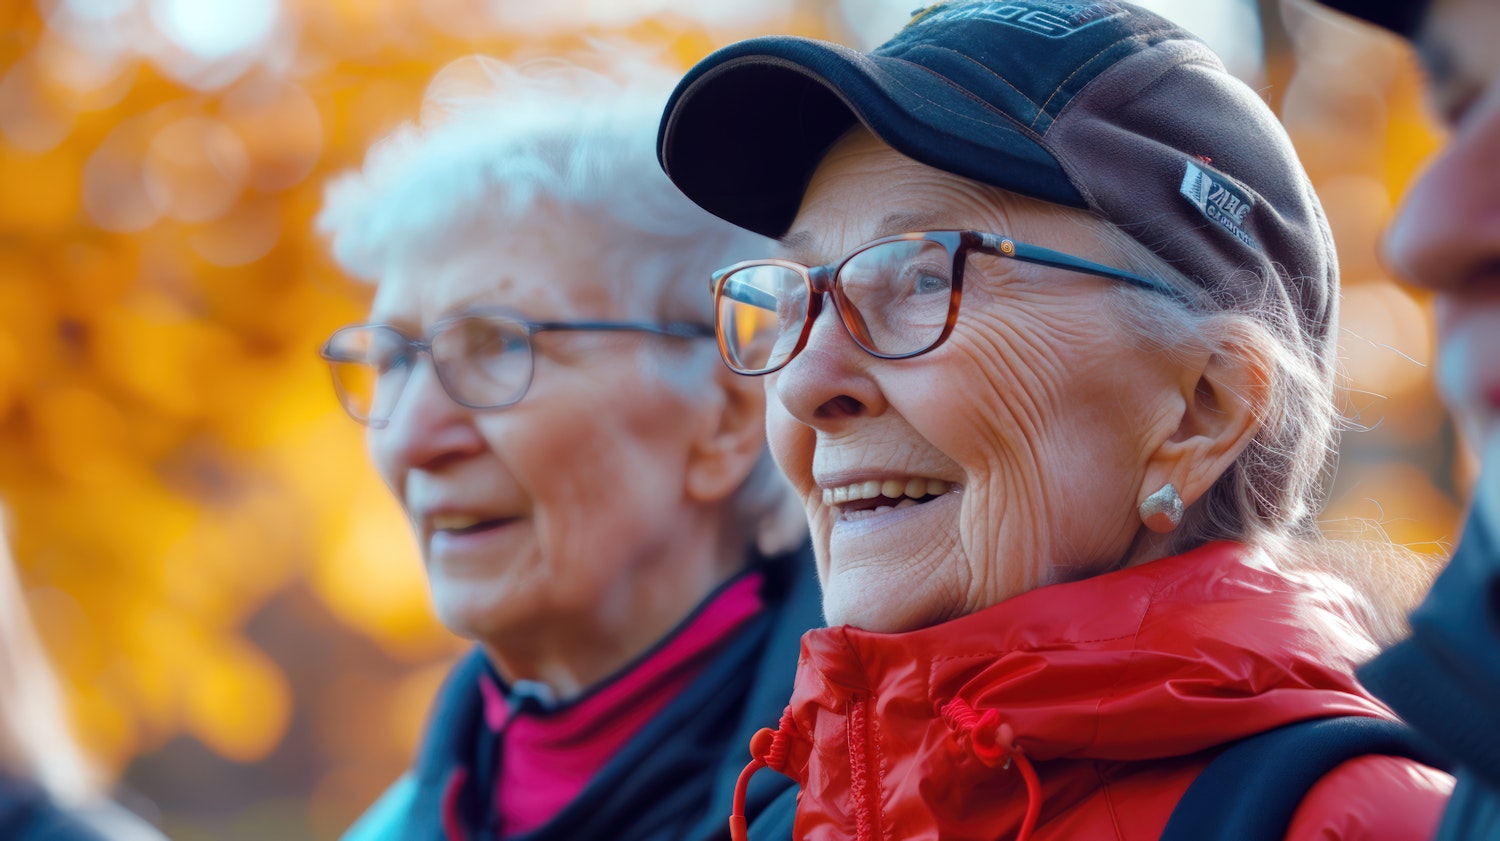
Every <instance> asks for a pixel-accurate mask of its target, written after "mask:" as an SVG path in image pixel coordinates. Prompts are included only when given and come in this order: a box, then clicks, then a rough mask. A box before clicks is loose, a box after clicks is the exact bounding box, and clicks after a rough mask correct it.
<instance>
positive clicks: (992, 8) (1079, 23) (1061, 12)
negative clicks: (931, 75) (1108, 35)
mask: <svg viewBox="0 0 1500 841" xmlns="http://www.w3.org/2000/svg"><path fill="white" fill-rule="evenodd" d="M924 12H925V14H924ZM1123 14H1125V10H1124V9H1123V8H1121V7H1120V6H1118V5H1116V4H1114V3H1046V4H1042V3H1026V2H1015V3H975V4H972V5H962V4H960V5H954V6H939V7H935V8H928V9H923V10H919V11H918V12H917V13H916V16H915V17H913V18H912V20H911V22H910V23H908V24H907V25H908V26H911V25H912V24H917V23H930V22H935V21H940V20H985V21H990V22H991V23H1003V24H1006V25H1007V26H1014V27H1016V28H1018V29H1024V30H1026V31H1028V32H1034V33H1036V34H1037V35H1045V36H1047V37H1048V38H1066V37H1068V36H1069V35H1072V34H1073V33H1075V32H1077V31H1079V30H1080V29H1083V28H1084V27H1088V26H1093V25H1094V24H1096V23H1101V22H1103V21H1106V20H1109V19H1110V18H1117V17H1119V16H1121V15H1123Z"/></svg>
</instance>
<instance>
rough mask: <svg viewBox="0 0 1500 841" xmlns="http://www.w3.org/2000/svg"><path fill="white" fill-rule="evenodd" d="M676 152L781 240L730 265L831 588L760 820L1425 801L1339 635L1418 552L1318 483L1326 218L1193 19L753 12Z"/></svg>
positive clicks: (1209, 821)
mask: <svg viewBox="0 0 1500 841" xmlns="http://www.w3.org/2000/svg"><path fill="white" fill-rule="evenodd" d="M658 156H659V158H660V160H661V163H662V165H663V167H664V168H665V170H666V172H667V173H668V174H669V175H670V176H671V177H672V179H673V181H674V182H675V183H676V184H677V185H678V186H679V187H681V188H682V189H683V191H684V192H686V193H687V194H688V195H689V196H691V197H692V198H693V199H694V200H695V201H697V202H698V203H699V204H700V205H702V206H703V207H704V208H706V209H708V210H711V211H713V212H714V213H716V214H718V215H720V216H722V217H723V218H725V219H728V220H730V221H733V222H735V223H737V224H740V225H742V226H744V227H746V228H748V229H750V230H753V231H756V232H758V233H762V234H765V235H768V236H775V237H778V238H780V241H781V247H780V248H779V249H778V252H777V253H775V255H774V256H772V255H770V254H768V255H762V258H760V259H755V260H750V261H745V262H741V263H738V264H735V265H731V266H729V267H728V268H726V269H723V270H721V271H719V272H716V273H715V274H714V275H713V280H712V284H711V288H712V292H713V295H714V298H715V302H716V308H717V310H716V313H717V325H718V334H719V344H720V348H721V351H722V354H723V356H724V359H725V361H726V362H727V363H728V364H729V366H730V367H731V368H733V369H734V370H736V371H738V372H740V373H742V374H746V375H752V376H764V377H765V382H766V386H767V390H768V393H769V394H770V395H771V396H772V397H773V398H774V399H773V401H772V405H771V406H770V407H769V409H768V416H769V430H770V432H769V436H770V440H771V449H772V452H773V453H774V455H775V457H776V460H777V462H778V463H779V465H780V466H781V468H782V469H783V470H784V471H785V472H786V474H787V476H788V478H789V479H790V480H791V482H792V484H793V486H794V487H795V488H796V490H797V492H798V493H799V494H800V495H801V497H802V499H803V503H804V506H805V509H806V513H807V515H808V518H809V520H810V522H811V526H812V536H813V547H814V550H815V553H816V559H817V566H818V573H819V577H820V579H821V581H822V584H823V601H824V612H825V615H826V618H827V621H828V623H829V625H830V627H829V628H826V629H819V630H814V631H811V632H809V633H808V634H807V636H806V637H804V640H803V646H802V653H801V659H800V661H799V664H798V675H797V680H796V689H795V690H794V692H793V694H792V696H791V704H790V706H789V708H788V709H787V711H786V713H785V715H784V717H783V719H782V722H781V723H780V725H779V727H778V728H777V729H776V730H775V731H767V732H764V733H761V734H758V736H757V738H756V739H755V740H754V742H753V747H752V751H753V752H754V755H755V762H754V763H753V764H752V765H751V766H750V769H747V770H752V771H753V769H754V768H755V767H757V766H758V765H765V766H769V767H770V768H771V769H772V770H775V771H778V772H780V773H781V774H784V775H787V776H790V777H791V778H793V779H794V780H796V781H797V782H798V783H799V785H800V796H798V797H797V798H796V799H795V800H793V799H792V798H791V797H790V796H789V797H788V798H787V799H786V800H785V801H784V802H785V805H786V809H787V811H788V812H790V811H791V810H792V808H793V805H794V806H795V816H794V817H791V816H789V815H788V816H782V815H780V814H773V815H771V816H770V817H766V816H763V817H762V819H761V820H760V821H759V822H756V823H755V824H754V825H753V826H752V828H751V835H752V837H756V834H757V832H759V831H760V830H761V828H762V827H764V826H766V825H767V822H768V821H769V820H771V819H772V818H775V819H777V820H782V819H783V817H785V819H786V820H788V821H789V824H790V827H791V830H790V831H791V833H792V834H793V836H794V837H795V838H797V839H810V840H812V841H834V839H856V840H857V841H875V839H902V840H903V841H918V839H922V840H923V841H932V840H933V839H943V840H944V841H979V840H980V839H985V841H993V839H997V838H1000V839H1013V838H1014V839H1022V840H1023V841H1024V839H1028V838H1029V839H1032V841H1038V839H1078V840H1079V841H1097V839H1117V841H1124V840H1125V839H1132V840H1134V839H1157V838H1161V837H1164V833H1167V834H1168V835H1167V837H1174V838H1176V837H1182V838H1193V839H1194V841H1201V839H1203V838H1208V837H1231V838H1235V839H1237V841H1246V840H1247V839H1254V838H1283V837H1285V838H1295V839H1314V838H1316V839H1331V838H1342V839H1352V838H1369V839H1374V838H1380V839H1418V838H1425V837H1427V836H1428V835H1429V834H1430V833H1431V831H1432V829H1433V828H1434V826H1435V825H1436V822H1437V817H1438V815H1439V813H1440V811H1441V808H1442V804H1443V801H1444V799H1445V798H1446V796H1447V792H1448V790H1449V788H1450V786H1451V778H1448V777H1447V776H1446V775H1444V774H1442V773H1439V772H1437V771H1435V770H1432V769H1431V768H1428V767H1427V766H1424V765H1422V764H1419V763H1418V762H1416V761H1413V760H1412V759H1410V758H1405V757H1397V756H1390V755H1385V753H1386V751H1387V750H1389V749H1395V746H1396V745H1398V744H1399V743H1400V742H1401V741H1402V736H1401V734H1402V731H1401V730H1400V729H1399V728H1397V727H1396V726H1395V725H1394V724H1392V723H1391V722H1390V719H1391V714H1390V712H1389V711H1388V710H1387V709H1386V708H1385V707H1383V706H1382V705H1381V704H1380V703H1379V702H1378V701H1376V700H1375V699H1374V698H1373V697H1371V696H1370V695H1369V693H1367V692H1366V691H1365V690H1364V689H1363V688H1362V687H1361V686H1360V685H1359V684H1358V682H1357V681H1356V680H1355V678H1354V674H1353V669H1354V665H1355V663H1356V662H1357V661H1359V660H1361V659H1362V658H1365V657H1368V656H1370V655H1372V654H1374V653H1375V651H1376V648H1377V641H1378V640H1380V639H1388V638H1389V634H1390V633H1391V632H1392V628H1391V627H1389V626H1384V627H1383V626H1381V625H1380V624H1379V623H1373V624H1372V623H1370V622H1366V621H1365V620H1372V619H1376V618H1380V617H1389V616H1393V615H1397V614H1398V613H1399V607H1400V604H1399V603H1400V601H1401V600H1403V599H1404V598H1409V597H1410V596H1411V595H1412V594H1413V592H1414V590H1417V589H1420V585H1421V583H1422V579H1423V570H1422V565H1421V564H1420V562H1417V561H1416V560H1415V559H1414V558H1410V557H1406V558H1403V557H1402V552H1401V550H1398V549H1395V548H1393V547H1389V546H1384V545H1372V546H1369V547H1357V548H1355V549H1352V550H1350V549H1340V548H1339V547H1337V546H1335V545H1333V544H1331V543H1330V542H1329V541H1327V540H1325V539H1324V538H1323V537H1322V536H1321V535H1320V532H1319V526H1318V522H1317V517H1318V514H1319V511H1320V509H1321V507H1322V503H1323V499H1324V482H1323V479H1324V478H1325V469H1326V467H1327V465H1328V457H1329V454H1330V453H1331V452H1332V451H1333V447H1334V443H1335V441H1334V432H1335V428H1336V424H1335V418H1336V414H1335V410H1334V402H1333V395H1334V376H1335V374H1334V372H1335V361H1336V336H1337V332H1336V330H1335V324H1336V310H1337V300H1338V279H1337V268H1336V264H1335V255H1334V250H1333V241H1332V237H1331V235H1330V232H1329V229H1328V226H1327V223H1326V221H1325V220H1324V217H1323V214H1322V211H1321V209H1320V207H1319V205H1318V202H1317V199H1316V197H1315V196H1314V194H1313V192H1312V189H1311V187H1310V185H1309V183H1308V179H1307V177H1306V175H1305V174H1304V173H1303V170H1302V168H1301V166H1300V165H1299V164H1298V162H1297V160H1296V157H1295V154H1294V152H1293V150H1292V147H1291V144H1290V142H1289V141H1288V139H1287V137H1286V135H1285V133H1284V132H1283V131H1282V129H1281V127H1280V126H1279V125H1278V124H1277V122H1276V120H1275V118H1274V116H1273V115H1272V114H1271V113H1270V111H1269V109H1267V108H1266V107H1265V105H1264V103H1263V102H1261V100H1260V99H1259V98H1258V97H1257V96H1256V95H1255V93H1254V92H1253V91H1251V90H1250V89H1249V88H1248V87H1246V86H1245V85H1244V84H1243V83H1241V82H1239V81H1238V80H1236V79H1234V78H1233V77H1232V76H1230V75H1229V74H1228V73H1227V72H1226V71H1225V70H1224V67H1223V65H1222V63H1220V62H1219V60H1218V58H1217V57H1216V56H1214V55H1213V53H1212V52H1211V51H1209V50H1208V49H1207V48H1206V47H1204V45H1203V44H1202V42H1201V41H1199V40H1198V39H1196V38H1194V37H1193V36H1191V35H1190V34H1188V33H1186V32H1184V31H1182V30H1181V29H1179V28H1178V27H1176V26H1175V25H1173V24H1172V23H1171V22H1169V21H1167V20H1164V19H1162V18H1160V17H1158V16H1156V15H1153V14H1151V13H1149V12H1146V11H1144V10H1141V9H1139V8H1136V7H1134V6H1131V5H1130V4H1128V3H1121V2H1101V3H1072V2H1050V0H1016V1H1015V2H1003V3H1002V2H949V3H940V4H937V5H934V6H930V7H928V8H926V9H922V10H919V11H918V12H916V13H915V15H914V17H913V19H912V20H911V22H910V23H908V24H907V26H906V27H905V28H904V29H902V30H901V31H900V32H899V33H898V34H897V35H896V36H895V37H894V38H892V39H891V40H890V41H889V42H887V43H886V44H885V45H883V46H881V47H879V48H878V49H876V50H874V51H872V52H871V53H864V54H862V53H858V52H855V51H853V50H850V49H847V48H844V47H841V46H838V45H834V44H828V43H823V42H819V41H812V40H808V39H803V38H793V37H781V36H777V37H765V38H756V39H751V40H749V41H744V42H741V43H737V44H732V45H730V46H728V47H725V48H724V49H722V50H720V51H718V52H716V53H714V54H713V55H711V56H709V57H708V58H706V59H704V60H703V61H702V62H700V63H699V64H698V65H697V66H696V67H694V68H693V69H692V70H691V71H690V72H689V73H688V75H687V76H686V78H684V79H683V81H682V82H681V83H680V84H679V86H678V88H677V91H676V92H675V93H674V95H673V99H672V101H671V102H670V103H669V105H668V107H667V110H666V113H665V116H664V117H663V121H662V125H661V130H660V136H659V143H658ZM1351 552H1352V553H1353V555H1352V559H1351ZM1403 563H1405V564H1407V566H1406V567H1405V569H1404V570H1403V567H1402V564H1403ZM1360 565H1365V566H1367V567H1368V569H1369V572H1368V574H1366V575H1363V576H1359V578H1363V579H1365V580H1364V581H1363V582H1362V586H1361V587H1355V586H1351V581H1350V579H1349V577H1348V575H1346V573H1351V572H1354V571H1356V570H1357V568H1358V567H1359V566H1360ZM1381 576H1388V577H1389V580H1390V581H1392V582H1397V581H1404V582H1406V583H1405V584H1403V587H1404V588H1405V592H1395V593H1388V592H1382V591H1381V587H1378V586H1370V585H1371V582H1373V581H1375V580H1378V579H1379V578H1380V577H1381ZM1356 580H1358V578H1357V579H1356ZM1393 602H1394V603H1393ZM1309 722H1316V725H1313V724H1306V725H1305V726H1301V725H1304V723H1309ZM1285 728H1292V729H1285ZM1370 733H1382V734H1389V736H1390V738H1389V739H1386V736H1381V739H1380V740H1374V739H1366V737H1365V735H1363V734H1370ZM1287 734H1291V735H1290V736H1288V735H1287ZM1326 734H1335V735H1332V736H1327V735H1326ZM1349 734H1354V735H1352V736H1351V735H1349ZM1272 737H1276V740H1275V741H1262V738H1266V739H1271V738H1272ZM1325 738H1326V739H1327V740H1329V741H1326V742H1325ZM1288 741H1290V744H1288ZM1376 741H1380V744H1376ZM1329 745H1337V750H1332V749H1330V750H1329V751H1323V750H1322V748H1323V747H1325V746H1329ZM1231 746H1234V747H1231ZM1246 746H1253V747H1254V748H1255V750H1256V751H1262V753H1261V754H1260V755H1261V758H1260V759H1258V760H1256V759H1254V756H1253V754H1247V753H1245V752H1243V751H1242V750H1241V749H1242V748H1245V747H1246ZM1267 746H1270V747H1267ZM1304 748H1305V749H1304ZM1346 749H1348V750H1349V751H1350V752H1349V753H1347V754H1345V755H1342V756H1341V755H1340V754H1339V751H1342V750H1346ZM1420 752H1421V751H1420V748H1419V747H1418V748H1414V750H1413V751H1412V753H1413V754H1420ZM1220 756H1223V757H1224V758H1225V759H1226V760H1227V759H1230V758H1234V759H1236V760H1243V761H1242V762H1241V763H1240V767H1241V768H1242V769H1248V770H1249V772H1250V773H1249V774H1248V775H1242V776H1239V777H1237V778H1235V777H1230V778H1231V779H1235V780H1236V782H1235V784H1232V785H1224V784H1222V783H1219V782H1216V781H1219V780H1222V779H1224V777H1223V776H1221V774H1220V772H1221V771H1225V769H1232V768H1233V767H1234V766H1233V765H1228V764H1220V763H1219V762H1218V758H1219V757H1220ZM1247 757H1249V758H1248V759H1247ZM1325 758H1329V759H1331V760H1332V761H1331V762H1329V767H1328V768H1326V769H1325V768H1320V767H1318V766H1317V763H1320V762H1322V761H1323V760H1324V759H1325ZM1344 760H1347V761H1344ZM1206 769H1208V770H1206ZM1309 769H1311V771H1312V773H1309V774H1304V773H1303V772H1305V771H1308V770H1309ZM1209 770H1212V771H1213V772H1214V773H1212V774H1210V773H1209ZM1226 773H1228V772H1226ZM1200 774H1201V775H1202V777H1203V778H1204V780H1205V781H1206V782H1207V783H1209V784H1213V785H1217V786H1218V788H1217V789H1214V788H1209V789H1203V788H1199V786H1198V784H1197V783H1198V780H1199V777H1200ZM761 776H765V775H764V774H755V775H747V777H746V778H748V779H751V780H755V781H758V780H759V778H760V777H761ZM1299 781H1300V782H1299ZM1283 782H1289V785H1290V790H1275V791H1273V790H1272V789H1274V788H1275V786H1276V785H1277V784H1279V783H1283ZM1299 785H1300V788H1298V786H1299ZM1204 790H1208V791H1211V792H1214V793H1213V794H1212V795H1210V796H1207V797H1206V799H1205V798H1204V797H1201V796H1199V795H1197V794H1193V796H1191V797H1189V796H1188V794H1189V793H1190V791H1191V792H1201V791H1204ZM1244 792H1250V793H1251V794H1250V795H1249V796H1250V797H1251V798H1252V799H1251V800H1250V801H1249V802H1248V803H1246V802H1238V801H1236V798H1238V797H1241V795H1242V794H1243V793H1244ZM1273 795H1274V796H1273ZM1254 798H1260V799H1258V800H1257V799H1254ZM1205 804H1206V806H1207V808H1202V807H1204V806H1205ZM1179 808H1182V810H1183V811H1178V809H1179ZM1183 822H1186V826H1187V828H1186V829H1184V828H1183V827H1184V823H1183ZM1195 822H1196V823H1195ZM786 825H787V824H772V825H771V826H772V828H780V831H781V832H783V833H784V832H785V831H786ZM736 831H737V834H738V832H739V831H740V828H739V827H736ZM1217 831H1222V834H1221V835H1215V834H1214V833H1215V832H1217ZM765 832H766V833H768V834H767V835H766V836H765V837H776V836H775V835H774V834H769V833H771V832H772V829H766V830H765ZM782 837H784V834H783V836H782Z"/></svg>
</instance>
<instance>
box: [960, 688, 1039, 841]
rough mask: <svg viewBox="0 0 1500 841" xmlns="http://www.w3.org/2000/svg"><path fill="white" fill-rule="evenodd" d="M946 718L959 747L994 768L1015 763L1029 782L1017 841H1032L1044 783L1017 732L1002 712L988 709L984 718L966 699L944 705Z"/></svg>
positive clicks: (1022, 777)
mask: <svg viewBox="0 0 1500 841" xmlns="http://www.w3.org/2000/svg"><path fill="white" fill-rule="evenodd" d="M942 715H943V722H944V723H946V724H947V725H948V729H950V730H952V731H953V733H954V735H956V736H957V737H958V741H959V744H961V745H963V746H964V747H967V748H968V749H969V751H970V752H971V753H973V754H974V756H975V757H976V758H977V759H978V760H979V761H980V762H983V763H984V764H986V765H989V766H991V767H998V768H1008V767H1010V763H1011V761H1012V760H1014V761H1015V763H1016V770H1018V771H1020V772H1021V779H1023V780H1025V781H1026V817H1025V818H1024V819H1023V820H1022V821H1021V831H1020V832H1017V833H1016V841H1028V839H1029V838H1031V833H1032V830H1034V829H1036V822H1037V818H1038V817H1040V815H1041V812H1042V782H1041V780H1039V779H1037V776H1036V768H1034V767H1032V764H1031V760H1029V759H1027V758H1026V754H1025V753H1023V752H1022V751H1021V748H1020V746H1018V745H1017V744H1016V741H1015V732H1014V731H1012V730H1011V727H1010V725H1009V724H1006V723H1004V722H1002V721H1000V711H999V710H993V709H990V710H985V711H984V714H983V715H980V714H978V713H976V712H974V708H973V707H971V706H969V704H968V702H967V701H964V700H963V699H962V698H954V699H953V700H952V701H950V702H949V703H948V704H947V705H946V706H944V707H943V709H942Z"/></svg>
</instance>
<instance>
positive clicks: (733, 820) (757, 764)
mask: <svg viewBox="0 0 1500 841" xmlns="http://www.w3.org/2000/svg"><path fill="white" fill-rule="evenodd" d="M791 731H792V710H791V708H790V707H788V708H787V710H786V712H784V713H782V714H781V724H780V725H779V729H776V730H772V729H771V728H769V727H762V728H760V729H759V730H757V731H755V735H754V736H751V737H750V764H749V765H746V766H745V770H743V771H741V772H740V778H739V779H738V780H736V781H735V784H734V807H733V808H732V809H731V810H730V813H729V838H730V841H749V838H750V826H749V824H750V822H749V820H748V819H747V818H746V817H745V798H746V793H747V792H748V791H749V789H750V778H751V777H753V776H755V772H756V771H759V770H760V769H762V768H770V769H771V770H773V771H782V770H784V769H785V768H786V737H785V734H786V733H790V732H791Z"/></svg>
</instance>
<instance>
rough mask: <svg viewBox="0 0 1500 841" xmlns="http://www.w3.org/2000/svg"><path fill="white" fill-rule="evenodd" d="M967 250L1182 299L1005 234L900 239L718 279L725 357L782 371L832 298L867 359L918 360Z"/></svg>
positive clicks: (943, 325)
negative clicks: (811, 262)
mask: <svg viewBox="0 0 1500 841" xmlns="http://www.w3.org/2000/svg"><path fill="white" fill-rule="evenodd" d="M971 251H977V252H981V253H984V254H993V255H996V256H999V257H1006V258H1010V259H1013V260H1020V261H1022V262H1024V263H1034V264H1036V265H1039V266H1050V267H1052V268H1057V269H1066V270H1068V271H1074V272H1082V273H1084V274H1090V275H1096V276H1098V277H1104V278H1109V279H1111V280H1119V281H1123V282H1125V283H1128V284H1130V285H1131V286H1135V287H1138V288H1141V289H1147V290H1150V291H1152V292H1157V293H1160V294H1163V295H1169V296H1172V297H1174V298H1179V299H1181V297H1182V296H1181V295H1180V294H1179V293H1178V292H1177V291H1176V290H1173V289H1172V288H1171V287H1169V286H1167V285H1166V284H1165V283H1163V282H1161V281H1159V280H1153V279H1151V278H1147V277H1141V276H1139V275H1134V274H1131V273H1130V272H1126V271H1122V270H1120V269H1114V268H1110V267H1109V266H1104V265H1100V264H1098V263H1092V262H1089V261H1088V260H1084V259H1081V258H1078V257H1073V256H1071V255H1068V254H1064V253H1062V252H1060V251H1053V250H1051V249H1050V248H1042V247H1040V246H1036V245H1028V244H1026V243H1024V242H1017V241H1015V240H1013V239H1010V238H1009V237H1004V236H1001V235H999V234H988V233H982V232H980V231H922V232H918V233H909V234H897V235H895V236H888V237H881V238H880V239H877V240H873V241H871V242H867V243H865V244H864V245H861V246H860V247H859V248H856V249H854V251H852V252H850V253H849V254H848V255H846V256H845V257H844V258H843V259H841V260H839V261H837V262H835V263H829V264H827V265H823V266H805V265H803V264H801V263H796V262H793V261H791V260H777V259H768V260H749V261H746V262H743V263H736V264H735V265H733V266H730V267H728V268H725V269H720V270H719V271H716V272H714V273H713V276H712V279H711V281H710V289H711V290H712V291H713V296H714V328H715V332H716V334H717V337H718V341H719V353H720V355H721V356H723V357H724V362H725V363H726V364H728V365H729V367H730V368H731V369H733V370H734V371H735V372H737V373H740V374H746V375H749V376H757V375H760V374H770V373H773V372H775V371H778V370H780V369H781V368H782V367H784V366H785V365H786V364H787V363H788V362H790V361H791V360H792V357H794V356H796V355H797V353H798V352H800V351H801V350H802V348H803V347H804V346H805V345H806V344H807V337H808V335H809V334H810V333H811V332H812V326H813V322H814V321H815V320H816V319H817V317H818V313H819V312H821V311H822V308H823V299H824V298H825V297H830V298H832V299H833V308H834V310H835V311H836V312H837V313H838V315H839V320H840V321H842V322H843V324H844V329H846V330H847V331H848V332H849V335H850V336H851V337H853V339H854V341H855V343H856V344H858V345H859V346H860V348H861V349H863V350H864V351H865V352H866V353H869V354H870V355H872V356H876V357H879V358H881V359H908V358H910V357H913V356H920V355H922V354H924V353H927V352H928V351H930V350H932V349H933V348H936V347H937V346H939V345H941V344H942V343H943V342H944V341H945V340H946V339H947V338H948V335H949V334H950V333H952V332H953V325H954V324H955V323H956V322H957V321H958V306H959V300H960V299H961V298H962V296H963V282H964V265H965V263H966V262H967V258H968V255H969V252H971ZM825 293H826V295H825Z"/></svg>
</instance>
